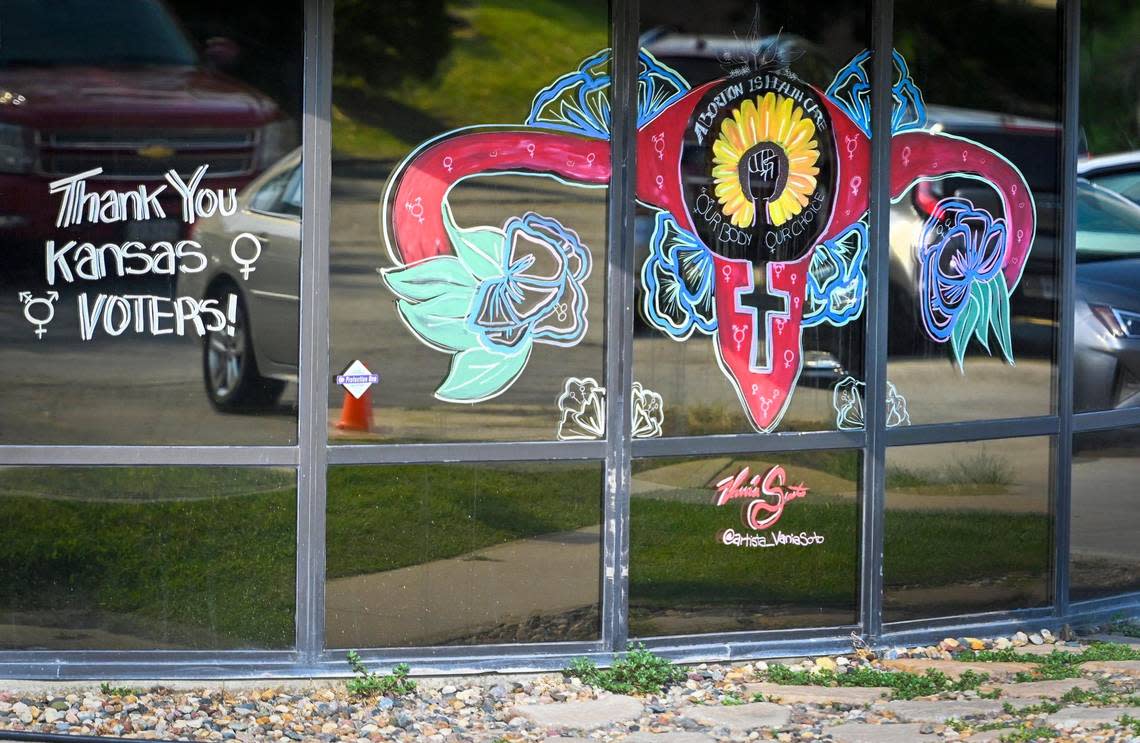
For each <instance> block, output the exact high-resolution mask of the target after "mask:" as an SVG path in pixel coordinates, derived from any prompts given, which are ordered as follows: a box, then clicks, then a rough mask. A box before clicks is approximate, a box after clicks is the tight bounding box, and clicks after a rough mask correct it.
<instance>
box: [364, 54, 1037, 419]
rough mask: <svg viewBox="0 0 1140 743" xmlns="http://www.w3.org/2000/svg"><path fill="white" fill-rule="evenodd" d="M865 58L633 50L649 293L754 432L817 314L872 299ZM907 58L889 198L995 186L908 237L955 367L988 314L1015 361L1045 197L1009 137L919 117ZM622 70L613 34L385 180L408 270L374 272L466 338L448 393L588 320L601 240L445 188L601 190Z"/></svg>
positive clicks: (520, 367)
mask: <svg viewBox="0 0 1140 743" xmlns="http://www.w3.org/2000/svg"><path fill="white" fill-rule="evenodd" d="M869 60H870V55H869V53H867V52H863V53H861V54H859V55H858V56H856V57H855V58H854V59H853V60H852V61H851V62H850V63H849V64H848V65H846V66H845V67H844V68H843V69H842V70H840V72H839V74H838V75H836V77H835V80H834V81H833V82H832V84H831V85H830V86H829V87H828V88H827V90H826V91H822V90H819V89H817V88H815V87H813V86H811V85H808V84H806V83H804V82H803V81H801V80H800V79H799V78H797V77H796V76H795V75H794V74H793V73H792V72H791V71H789V70H787V69H781V68H779V67H778V66H776V65H775V64H774V63H765V64H762V65H760V66H758V67H757V66H745V67H742V68H740V69H738V70H735V71H733V72H732V73H731V74H730V75H729V77H727V78H724V79H720V80H716V81H713V82H710V83H707V84H704V85H700V86H698V87H696V88H693V87H691V86H690V85H689V84H688V83H687V82H686V81H685V80H684V79H683V78H682V77H681V75H679V74H678V73H677V72H675V71H674V70H672V69H670V68H668V67H666V66H665V65H663V64H661V63H660V62H658V61H657V60H656V59H655V58H654V57H653V56H652V55H651V54H649V53H648V52H646V51H644V50H643V51H641V53H640V55H639V72H638V97H637V100H638V111H637V126H638V135H637V193H636V196H637V200H638V201H639V202H640V203H641V204H643V205H644V206H647V207H649V208H651V209H653V210H654V212H655V214H654V229H653V233H652V237H651V240H650V250H649V256H648V258H647V259H646V261H645V263H644V264H643V265H642V266H641V267H640V269H639V277H640V281H641V284H642V288H643V289H644V291H643V294H642V299H641V307H640V309H641V311H642V313H643V314H644V315H645V317H646V318H647V320H648V322H649V323H650V324H651V325H652V326H653V327H655V328H656V329H658V330H660V331H661V332H663V333H665V334H666V335H668V336H669V337H671V338H673V339H674V340H677V341H688V340H691V341H693V342H699V336H711V337H712V342H713V344H714V348H715V352H716V358H717V362H718V365H719V367H720V369H721V371H722V372H723V374H724V375H725V377H726V379H727V381H728V383H729V384H730V385H731V386H732V388H733V389H734V390H735V391H736V393H737V396H738V397H739V399H740V403H741V406H742V408H743V409H744V411H745V412H746V414H747V417H748V419H749V421H750V423H751V424H752V426H753V427H754V428H755V429H756V430H758V431H771V430H773V429H775V428H776V427H777V426H778V425H779V423H780V421H781V419H782V417H783V415H784V412H785V411H786V410H787V409H788V405H789V404H790V402H791V398H792V396H793V394H794V391H795V387H796V384H797V382H798V380H799V376H800V372H801V370H802V367H803V356H804V354H803V342H802V341H803V330H804V328H807V327H812V326H816V325H822V324H830V325H834V326H843V325H845V324H847V323H850V322H852V321H853V320H855V319H857V318H859V317H860V316H861V315H862V313H863V309H864V305H865V294H866V274H865V267H864V263H865V260H866V256H867V250H868V240H867V220H868V205H869V202H868V192H869V188H870V184H869V183H867V182H865V180H864V179H865V177H866V174H868V173H869V172H870V154H871V153H870V136H871V110H870V82H869V77H868V69H867V65H868V62H869ZM893 60H894V67H895V81H894V84H893V86H892V97H893V108H892V113H891V135H892V139H891V158H892V168H891V173H890V184H889V186H890V187H889V190H890V196H891V198H892V200H895V201H897V200H900V199H901V198H903V196H904V195H905V194H906V193H907V192H908V191H909V190H910V189H911V188H912V187H913V186H914V185H915V184H917V183H918V182H920V181H923V180H938V179H942V178H947V177H962V178H973V179H977V180H981V181H984V182H985V183H988V184H990V185H991V186H992V187H993V188H994V189H995V190H996V191H997V193H998V194H999V196H1000V198H1001V202H1002V209H1003V211H1002V214H1001V215H999V216H995V215H992V214H989V213H987V212H985V211H983V210H981V209H979V208H977V207H975V206H974V205H973V204H971V203H969V202H968V201H967V200H965V199H955V200H953V201H950V202H944V203H942V204H940V205H939V207H938V208H937V209H935V211H934V213H933V214H932V215H930V217H929V219H928V221H927V224H926V226H925V229H924V231H923V234H922V236H921V248H920V250H919V251H918V254H917V255H916V260H917V261H919V263H920V264H921V266H920V267H921V269H922V270H921V276H922V279H921V281H922V282H923V283H922V286H921V292H920V295H921V297H922V302H923V305H922V316H923V318H924V321H925V323H924V324H925V327H926V330H927V333H928V334H929V335H930V337H931V339H932V340H934V341H935V342H949V343H950V344H951V349H952V353H953V355H954V358H955V360H956V361H957V362H958V365H959V367H960V368H963V363H962V358H963V354H964V351H965V348H966V345H967V344H968V343H969V342H970V339H971V338H976V339H977V340H978V341H979V342H980V343H982V344H983V345H984V346H985V347H986V348H989V347H990V346H989V343H990V337H991V332H992V334H993V337H994V338H995V339H996V342H995V343H996V346H997V347H998V348H999V349H1000V350H1001V352H1002V354H1003V356H1004V357H1005V358H1006V359H1007V360H1008V361H1010V362H1011V363H1012V360H1013V353H1012V348H1011V343H1010V336H1009V295H1010V293H1011V292H1012V291H1013V289H1014V288H1015V287H1016V286H1017V283H1018V281H1019V280H1020V278H1021V273H1022V271H1023V269H1024V267H1025V262H1026V257H1027V255H1028V252H1029V249H1030V246H1031V245H1032V242H1033V236H1034V230H1035V217H1034V208H1033V199H1032V195H1031V194H1030V192H1029V189H1028V186H1027V185H1026V182H1025V179H1024V177H1023V176H1022V175H1021V173H1020V172H1019V171H1018V170H1017V168H1015V167H1014V166H1013V165H1012V164H1011V163H1010V162H1009V161H1008V160H1006V159H1005V158H1004V157H1002V156H1001V155H1000V154H998V153H997V152H995V151H993V150H991V149H989V148H987V147H985V146H983V145H980V144H977V143H975V142H971V141H968V140H965V139H962V138H960V137H955V136H951V135H948V134H944V133H942V132H940V131H935V130H933V129H924V128H923V127H924V126H925V124H926V113H925V104H924V102H923V99H922V94H921V92H920V91H919V89H918V88H917V86H916V85H915V84H914V81H913V80H912V79H911V76H910V73H909V70H908V68H907V65H906V62H905V60H903V58H902V57H901V55H899V54H898V53H897V52H896V53H894V55H893ZM610 84H611V82H610V60H609V52H608V51H602V52H599V53H598V54H596V55H594V56H593V57H591V58H590V59H588V60H586V61H585V62H583V63H582V65H581V66H580V67H579V68H578V70H576V71H574V72H572V73H570V74H568V75H565V76H563V77H561V78H559V79H558V80H556V81H555V82H554V83H553V84H552V85H551V86H549V87H548V88H546V89H544V90H542V91H540V92H539V93H538V95H537V96H536V97H535V99H534V101H533V103H532V107H531V112H530V115H529V116H528V117H527V119H526V122H525V124H522V125H509V124H508V125H493V126H492V125H488V126H474V127H468V128H465V129H459V130H456V131H453V132H448V133H446V134H443V135H441V136H440V137H437V138H436V139H433V140H431V141H429V142H427V143H425V144H423V145H422V146H421V147H419V148H418V149H417V150H416V151H414V152H413V153H412V154H411V155H409V156H408V158H406V159H405V160H404V162H403V163H401V164H400V166H399V167H398V168H397V169H396V171H395V173H394V175H393V177H392V178H391V179H390V181H389V184H388V187H387V189H386V191H385V194H384V199H383V204H382V226H383V231H384V239H385V243H386V246H387V249H388V252H389V255H390V257H391V260H392V262H393V263H394V264H395V268H392V269H388V270H386V271H384V272H383V273H382V276H383V279H384V282H385V283H386V284H387V286H388V287H389V288H390V289H391V290H392V291H393V292H394V293H395V294H396V296H397V310H398V312H399V313H400V316H401V318H403V320H404V322H405V324H406V325H407V326H408V328H409V329H410V330H411V332H412V333H413V334H415V335H416V336H417V337H418V338H419V339H420V340H422V341H423V342H424V343H426V344H427V345H429V346H431V347H432V348H435V349H437V350H439V351H441V352H443V353H448V354H451V356H452V360H451V365H450V368H449V370H448V373H447V376H446V377H445V379H444V380H443V381H442V382H441V384H440V386H439V387H438V388H437V389H436V392H435V395H436V397H437V398H439V399H441V400H446V401H449V402H479V401H482V400H487V399H489V398H492V397H495V396H496V395H499V394H502V393H503V392H504V391H505V390H506V389H508V388H509V387H510V386H511V384H513V383H514V381H515V380H516V379H518V377H519V376H520V375H521V374H523V373H524V371H525V368H526V364H527V361H528V360H529V358H530V356H531V354H532V353H534V352H539V353H550V352H556V350H555V349H549V350H547V349H539V350H537V351H536V349H537V348H538V347H539V346H543V345H549V346H563V347H565V346H573V345H575V344H577V343H578V342H580V341H581V339H582V337H583V336H584V334H585V331H586V313H585V310H586V293H585V291H584V289H583V287H584V285H585V282H587V281H588V280H589V279H590V276H591V266H590V258H589V256H590V254H589V251H588V250H586V248H585V246H584V245H582V243H581V241H580V239H579V238H578V235H577V234H576V233H575V232H574V230H573V229H571V228H570V227H568V226H565V225H562V224H561V223H560V222H558V221H557V220H555V219H552V218H549V217H544V216H542V215H541V214H538V213H536V212H529V213H527V214H526V215H522V216H520V217H512V218H511V219H510V220H508V221H507V223H506V224H504V225H502V226H493V225H492V226H473V227H463V226H459V225H456V224H455V222H454V219H453V217H452V212H451V208H450V206H449V205H448V194H449V193H450V191H451V189H452V188H453V187H454V186H455V185H456V184H457V183H459V182H461V181H463V180H464V179H468V178H475V177H490V176H494V175H500V174H515V175H529V176H539V177H545V178H553V179H555V180H558V181H560V182H562V183H566V184H570V185H574V186H580V187H583V188H600V187H605V186H606V185H607V184H608V182H609V179H610V173H611V165H610V160H609V132H610V105H609V90H610ZM773 303H775V304H776V308H775V309H773V308H772V307H771V305H772V304H773ZM599 389H600V388H599ZM599 394H603V393H599ZM563 410H564V411H565V408H563ZM840 418H843V415H842V414H841V415H840ZM564 421H565V416H564ZM647 425H648V424H647Z"/></svg>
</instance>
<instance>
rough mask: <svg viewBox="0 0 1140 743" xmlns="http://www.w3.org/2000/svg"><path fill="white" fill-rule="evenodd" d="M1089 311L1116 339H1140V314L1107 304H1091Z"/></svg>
mask: <svg viewBox="0 0 1140 743" xmlns="http://www.w3.org/2000/svg"><path fill="white" fill-rule="evenodd" d="M1089 309H1090V310H1092V313H1093V315H1095V316H1096V319H1097V320H1100V324H1101V325H1103V326H1104V327H1105V329H1107V330H1108V332H1109V333H1110V334H1111V335H1112V336H1113V337H1114V338H1140V313H1136V312H1129V311H1127V310H1119V309H1117V308H1115V307H1109V306H1108V305H1106V304H1091V305H1089Z"/></svg>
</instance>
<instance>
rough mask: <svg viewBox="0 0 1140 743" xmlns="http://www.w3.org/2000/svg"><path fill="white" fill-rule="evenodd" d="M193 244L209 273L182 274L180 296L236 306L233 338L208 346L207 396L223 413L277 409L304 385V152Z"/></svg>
mask: <svg viewBox="0 0 1140 743" xmlns="http://www.w3.org/2000/svg"><path fill="white" fill-rule="evenodd" d="M193 239H194V240H196V241H197V242H198V243H199V244H201V246H202V251H203V252H204V253H205V255H206V256H207V259H208V261H209V265H208V266H207V268H206V269H205V270H204V271H201V272H198V273H193V274H181V275H180V277H179V285H178V294H179V295H180V296H193V297H197V298H201V299H216V300H218V304H219V306H220V307H222V308H227V305H228V302H229V299H228V297H229V295H231V294H232V295H234V296H236V298H237V299H236V307H235V311H234V315H233V317H231V323H230V324H231V325H232V333H231V332H230V330H229V329H227V328H223V329H222V330H219V331H216V332H210V333H208V334H207V335H206V337H205V339H204V343H203V347H202V376H203V379H204V381H205V385H206V394H207V395H209V398H210V402H211V403H212V404H213V405H214V407H215V408H217V409H219V410H224V411H236V410H251V409H258V408H264V407H267V406H271V405H273V404H274V403H275V402H276V401H277V398H278V397H280V395H281V392H282V390H283V389H284V388H285V384H286V383H287V382H290V381H296V378H297V327H298V320H299V313H298V309H299V297H298V290H299V289H298V286H299V279H300V274H299V270H300V257H301V247H300V246H301V151H300V150H299V149H298V150H296V151H295V152H293V153H291V154H290V155H288V156H286V157H285V158H284V159H282V160H280V161H279V162H278V163H277V164H275V165H274V166H272V167H271V168H269V170H267V171H266V172H265V173H264V174H263V175H262V176H261V177H260V178H258V179H257V180H255V181H254V182H253V183H251V184H250V185H249V186H247V187H246V188H244V189H243V190H242V191H241V193H239V194H238V208H237V211H236V212H235V213H234V214H232V215H229V216H225V215H220V214H219V215H216V216H213V217H210V218H209V219H205V220H203V221H201V222H199V223H198V224H196V225H195V229H194V232H193ZM249 268H251V269H252V270H249V271H246V270H244V269H249Z"/></svg>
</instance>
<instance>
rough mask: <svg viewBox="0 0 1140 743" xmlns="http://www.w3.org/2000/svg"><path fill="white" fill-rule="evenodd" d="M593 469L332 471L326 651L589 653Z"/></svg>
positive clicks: (597, 561) (597, 516) (594, 556)
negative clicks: (498, 648)
mask: <svg viewBox="0 0 1140 743" xmlns="http://www.w3.org/2000/svg"><path fill="white" fill-rule="evenodd" d="M601 499H602V468H601V465H600V464H578V463H574V464H559V463H552V462H535V463H517V464H516V463H509V464H447V465H407V466H352V467H332V468H330V470H329V476H328V517H327V518H328V565H327V567H328V582H327V584H326V586H325V605H326V609H327V614H326V620H325V622H326V624H325V633H326V634H325V636H326V645H327V646H329V647H333V648H357V647H404V646H424V645H477V644H500V643H517V642H552V641H559V640H596V639H598V637H599V632H600V626H601V625H600V619H599V613H598V611H599V601H600V587H599V579H600V578H599V576H600V575H601V518H602V513H601V502H602V501H601Z"/></svg>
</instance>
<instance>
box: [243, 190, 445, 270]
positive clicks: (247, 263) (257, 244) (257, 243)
mask: <svg viewBox="0 0 1140 743" xmlns="http://www.w3.org/2000/svg"><path fill="white" fill-rule="evenodd" d="M422 208H423V207H421V209H422ZM242 240H249V241H250V242H251V243H253V247H254V248H256V252H255V253H254V254H253V257H252V258H242V257H241V256H240V255H238V252H237V246H238V243H239V242H241V241H242ZM230 257H231V258H233V259H234V263H237V264H239V265H240V266H241V277H242V279H244V280H246V281H249V275H250V274H251V273H253V272H254V271H256V270H257V269H256V268H254V267H253V264H254V263H257V259H258V258H260V257H261V240H259V239H258V238H257V235H253V234H250V233H249V232H243V233H241V234H240V235H238V236H237V237H235V238H234V239H233V242H231V243H230Z"/></svg>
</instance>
